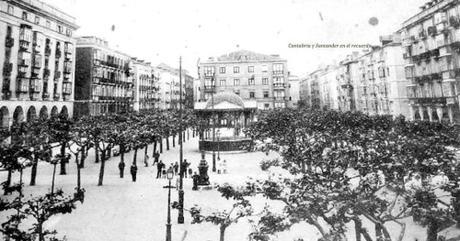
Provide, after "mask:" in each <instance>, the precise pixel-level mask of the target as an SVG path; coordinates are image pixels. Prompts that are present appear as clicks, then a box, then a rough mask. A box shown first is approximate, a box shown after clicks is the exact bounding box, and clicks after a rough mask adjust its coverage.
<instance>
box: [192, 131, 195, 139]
mask: <svg viewBox="0 0 460 241" xmlns="http://www.w3.org/2000/svg"><path fill="white" fill-rule="evenodd" d="M192 138H195V129H193V130H192Z"/></svg>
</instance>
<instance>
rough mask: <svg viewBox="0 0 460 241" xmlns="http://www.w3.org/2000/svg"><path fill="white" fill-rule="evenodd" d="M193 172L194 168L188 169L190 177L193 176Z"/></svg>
mask: <svg viewBox="0 0 460 241" xmlns="http://www.w3.org/2000/svg"><path fill="white" fill-rule="evenodd" d="M192 173H193V170H192V168H189V169H188V175H189V177H192Z"/></svg>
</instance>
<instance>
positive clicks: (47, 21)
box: [46, 20, 51, 28]
mask: <svg viewBox="0 0 460 241" xmlns="http://www.w3.org/2000/svg"><path fill="white" fill-rule="evenodd" d="M46 27H47V28H51V22H50V21H49V20H46Z"/></svg>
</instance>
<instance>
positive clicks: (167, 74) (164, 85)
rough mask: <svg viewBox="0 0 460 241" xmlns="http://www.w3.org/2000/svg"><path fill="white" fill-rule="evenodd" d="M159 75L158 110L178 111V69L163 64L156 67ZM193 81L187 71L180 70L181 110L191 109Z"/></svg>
mask: <svg viewBox="0 0 460 241" xmlns="http://www.w3.org/2000/svg"><path fill="white" fill-rule="evenodd" d="M156 69H157V71H158V73H159V75H160V77H159V78H160V79H159V81H160V85H159V87H160V90H159V91H160V93H159V98H160V106H159V107H160V109H179V103H180V84H179V83H180V79H179V77H180V76H179V73H180V72H179V69H176V68H173V67H171V66H169V65H166V64H164V63H162V64H160V65H158V66H157V67H156ZM193 81H194V78H193V77H192V76H190V75H189V74H188V71H186V70H182V101H183V104H184V105H183V106H182V107H183V108H193V98H194V97H193Z"/></svg>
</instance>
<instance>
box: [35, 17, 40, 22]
mask: <svg viewBox="0 0 460 241" xmlns="http://www.w3.org/2000/svg"><path fill="white" fill-rule="evenodd" d="M34 22H35V24H40V17H39V16H35V21H34Z"/></svg>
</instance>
